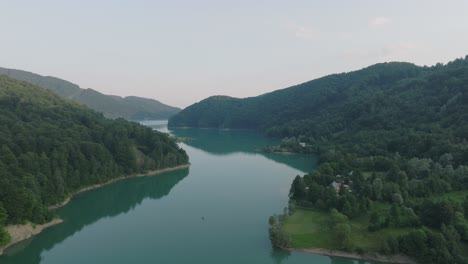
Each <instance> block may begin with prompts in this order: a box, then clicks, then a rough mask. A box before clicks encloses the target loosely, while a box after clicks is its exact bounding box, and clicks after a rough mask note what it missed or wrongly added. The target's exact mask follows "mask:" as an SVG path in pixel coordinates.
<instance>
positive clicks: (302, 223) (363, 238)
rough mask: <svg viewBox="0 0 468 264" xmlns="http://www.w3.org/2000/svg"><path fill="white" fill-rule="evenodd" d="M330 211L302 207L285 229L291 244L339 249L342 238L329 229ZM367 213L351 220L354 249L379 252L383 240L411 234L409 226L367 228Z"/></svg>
mask: <svg viewBox="0 0 468 264" xmlns="http://www.w3.org/2000/svg"><path fill="white" fill-rule="evenodd" d="M328 218H329V213H327V212H321V211H315V210H309V209H304V208H300V209H297V210H296V211H295V212H294V214H293V215H292V216H290V217H289V218H288V219H287V220H286V222H285V226H284V228H285V230H286V232H287V233H288V234H289V235H290V238H291V246H292V247H295V248H312V247H317V248H327V249H339V243H338V242H339V241H336V239H335V238H334V236H333V232H331V230H329V229H328V224H327V221H328ZM368 221H369V220H368V218H367V217H366V216H363V217H360V218H355V219H352V220H351V221H350V225H351V235H350V236H351V241H352V244H353V246H354V247H355V248H362V249H364V250H365V251H368V252H371V251H378V250H379V249H380V248H381V243H382V241H383V240H384V239H385V238H386V237H389V236H395V237H396V236H399V235H402V234H406V233H408V232H409V231H410V230H411V229H409V228H385V229H382V230H379V231H377V232H369V231H368V230H367V226H368Z"/></svg>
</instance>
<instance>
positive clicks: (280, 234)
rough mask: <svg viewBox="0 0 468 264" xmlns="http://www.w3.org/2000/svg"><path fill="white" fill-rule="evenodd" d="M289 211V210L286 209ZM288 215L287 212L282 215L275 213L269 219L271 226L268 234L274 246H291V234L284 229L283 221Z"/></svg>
mask: <svg viewBox="0 0 468 264" xmlns="http://www.w3.org/2000/svg"><path fill="white" fill-rule="evenodd" d="M286 211H287V210H286ZM287 217H288V214H287V212H285V213H284V214H282V215H279V216H278V215H273V216H270V218H269V219H268V223H269V224H270V227H269V229H268V234H269V236H270V241H271V244H272V245H273V247H277V248H286V247H288V246H289V235H288V234H287V233H286V231H284V228H283V223H284V220H285V219H286V218H287Z"/></svg>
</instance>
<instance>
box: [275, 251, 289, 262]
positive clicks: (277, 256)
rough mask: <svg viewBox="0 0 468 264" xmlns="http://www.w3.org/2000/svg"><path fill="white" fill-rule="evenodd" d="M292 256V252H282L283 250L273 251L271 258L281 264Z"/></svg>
mask: <svg viewBox="0 0 468 264" xmlns="http://www.w3.org/2000/svg"><path fill="white" fill-rule="evenodd" d="M290 255H291V252H289V251H287V250H281V249H273V251H272V252H271V258H272V259H273V260H274V261H275V263H277V264H281V263H282V262H283V261H284V260H286V259H287V258H289V256H290Z"/></svg>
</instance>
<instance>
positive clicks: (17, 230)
mask: <svg viewBox="0 0 468 264" xmlns="http://www.w3.org/2000/svg"><path fill="white" fill-rule="evenodd" d="M62 222H63V220H62V219H59V218H56V219H53V220H52V221H50V222H48V223H45V224H42V225H33V224H31V223H27V224H25V225H10V226H7V227H5V229H6V231H7V232H8V234H10V237H11V240H10V242H9V243H8V244H6V245H5V246H3V247H1V248H0V256H1V255H3V252H4V251H5V250H6V249H8V248H9V247H11V246H13V245H14V244H16V243H18V242H21V241H23V240H26V239H28V238H31V237H32V236H35V235H37V234H39V233H41V232H42V231H44V230H45V229H47V228H49V227H51V226H54V225H58V224H60V223H62Z"/></svg>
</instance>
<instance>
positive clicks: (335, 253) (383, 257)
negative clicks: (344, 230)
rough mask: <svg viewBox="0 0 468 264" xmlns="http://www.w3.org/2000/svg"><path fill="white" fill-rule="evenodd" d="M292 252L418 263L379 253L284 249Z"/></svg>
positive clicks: (407, 263)
mask: <svg viewBox="0 0 468 264" xmlns="http://www.w3.org/2000/svg"><path fill="white" fill-rule="evenodd" d="M282 249H284V250H287V251H291V252H294V251H295V252H304V253H310V254H317V255H322V256H328V257H340V258H348V259H354V260H365V261H377V262H384V263H395V264H417V262H416V261H414V260H413V259H411V258H410V257H408V256H405V255H382V254H379V253H364V254H357V253H350V252H345V251H339V250H331V249H324V248H282Z"/></svg>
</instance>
